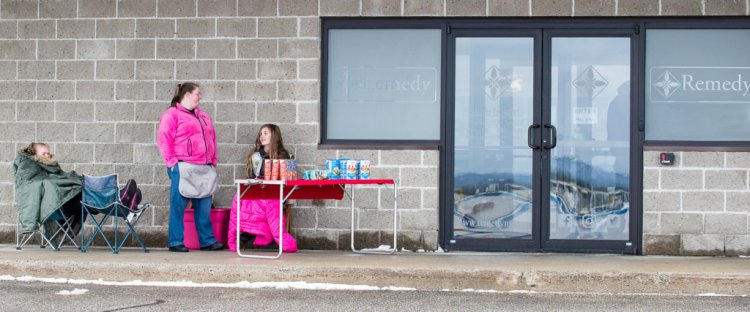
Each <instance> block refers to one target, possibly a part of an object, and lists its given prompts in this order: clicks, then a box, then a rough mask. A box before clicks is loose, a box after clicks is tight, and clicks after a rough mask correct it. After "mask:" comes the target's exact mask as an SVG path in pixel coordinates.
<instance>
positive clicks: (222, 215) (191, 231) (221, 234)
mask: <svg viewBox="0 0 750 312" xmlns="http://www.w3.org/2000/svg"><path fill="white" fill-rule="evenodd" d="M183 220H184V224H185V231H184V235H185V241H184V242H185V247H187V248H188V249H192V250H195V249H200V248H201V246H200V243H199V242H198V232H197V231H195V216H194V215H193V209H185V218H184V219H183ZM211 227H212V228H213V230H214V237H216V241H217V242H219V243H222V244H226V243H227V231H228V228H229V208H214V209H211Z"/></svg>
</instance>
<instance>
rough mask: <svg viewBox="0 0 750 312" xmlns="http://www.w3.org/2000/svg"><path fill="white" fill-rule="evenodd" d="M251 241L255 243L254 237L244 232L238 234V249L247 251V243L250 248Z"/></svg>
mask: <svg viewBox="0 0 750 312" xmlns="http://www.w3.org/2000/svg"><path fill="white" fill-rule="evenodd" d="M253 241H255V235H252V234H250V233H245V232H242V233H240V249H242V250H247V244H248V243H249V244H250V246H251V247H252V246H253Z"/></svg>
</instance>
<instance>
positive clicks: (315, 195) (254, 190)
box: [234, 179, 398, 259]
mask: <svg viewBox="0 0 750 312" xmlns="http://www.w3.org/2000/svg"><path fill="white" fill-rule="evenodd" d="M234 183H235V184H237V195H236V196H237V210H238V211H237V220H236V221H237V233H236V235H237V254H238V255H239V256H240V257H244V258H261V259H277V258H279V257H281V254H282V252H283V251H282V247H283V244H284V242H283V240H284V235H283V234H284V218H283V215H284V212H283V209H284V201H286V200H288V199H299V200H316V199H317V200H325V199H335V200H341V199H343V198H344V194H346V195H348V196H349V198H350V199H351V201H352V225H351V248H352V251H353V252H356V253H374V254H393V253H395V252H396V249H397V248H396V231H397V228H396V224H397V220H398V219H397V209H398V204H397V201H396V199H397V198H398V187H397V186H396V183H395V182H394V181H393V180H392V179H373V180H338V179H337V180H262V179H237V180H234ZM347 185H349V186H350V187H349V191H348V192H347V190H346V186H347ZM355 185H381V186H388V185H390V186H392V187H393V248H390V249H382V250H381V249H378V250H371V251H368V250H357V249H356V248H354V189H355V187H354V186H355ZM242 199H278V200H279V253H278V254H277V255H276V256H261V255H246V254H243V253H242V249H241V248H240V226H239V225H240V216H241V215H242V214H241V213H240V211H241V209H242V204H241V200H242Z"/></svg>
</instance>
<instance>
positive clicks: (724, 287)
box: [0, 245, 750, 295]
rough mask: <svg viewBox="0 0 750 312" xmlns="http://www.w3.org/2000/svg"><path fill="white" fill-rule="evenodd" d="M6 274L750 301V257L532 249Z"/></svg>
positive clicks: (68, 263) (96, 259) (76, 254)
mask: <svg viewBox="0 0 750 312" xmlns="http://www.w3.org/2000/svg"><path fill="white" fill-rule="evenodd" d="M0 275H11V276H14V277H20V276H34V277H61V278H74V279H91V280H96V279H100V278H101V279H103V280H106V281H132V280H143V281H183V280H186V281H193V282H200V283H204V282H221V283H233V282H241V281H249V282H273V281H285V282H296V281H305V282H309V283H312V282H319V283H336V284H350V285H371V286H380V287H386V286H397V287H412V288H416V289H420V290H443V289H448V290H463V289H475V290H496V291H514V290H525V291H539V292H587V293H592V292H593V293H671V294H677V293H680V294H705V293H712V294H731V295H750V258H712V257H666V256H623V255H600V254H594V255H591V254H532V253H528V254H527V253H478V252H448V253H411V252H400V253H397V254H396V255H392V256H391V255H361V254H354V253H351V252H344V251H304V250H303V251H300V252H298V253H295V254H284V255H282V257H281V258H280V259H278V260H260V259H248V258H240V257H238V256H237V254H236V253H232V252H230V251H228V250H227V251H219V252H208V251H203V252H201V251H191V252H189V253H171V252H168V251H166V249H151V252H150V253H143V252H142V251H141V250H139V249H123V250H121V252H120V254H119V255H114V254H112V253H111V252H109V251H108V250H107V249H104V248H91V249H89V251H88V252H86V253H81V252H80V251H79V250H77V249H75V248H72V247H63V249H62V250H60V251H58V252H55V251H52V250H49V249H40V248H38V247H37V246H28V247H25V248H24V249H23V250H21V251H18V250H15V246H13V245H0Z"/></svg>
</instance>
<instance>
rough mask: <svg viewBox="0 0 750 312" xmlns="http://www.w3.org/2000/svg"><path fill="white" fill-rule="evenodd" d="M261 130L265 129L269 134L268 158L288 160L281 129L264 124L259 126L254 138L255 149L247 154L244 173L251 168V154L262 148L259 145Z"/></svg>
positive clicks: (273, 125)
mask: <svg viewBox="0 0 750 312" xmlns="http://www.w3.org/2000/svg"><path fill="white" fill-rule="evenodd" d="M263 128H267V129H268V131H270V132H271V146H269V147H268V158H270V159H280V158H288V157H289V152H288V151H287V150H286V148H284V139H282V138H281V129H280V128H279V126H277V125H275V124H265V125H262V126H260V129H258V135H257V136H256V137H255V147H253V149H252V150H251V151H250V153H248V154H247V162H246V163H245V172H250V170H251V169H252V166H253V159H252V158H253V153H255V152H258V151H260V150H261V149H262V148H263V146H261V144H260V133H261V132H262V131H263Z"/></svg>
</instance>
